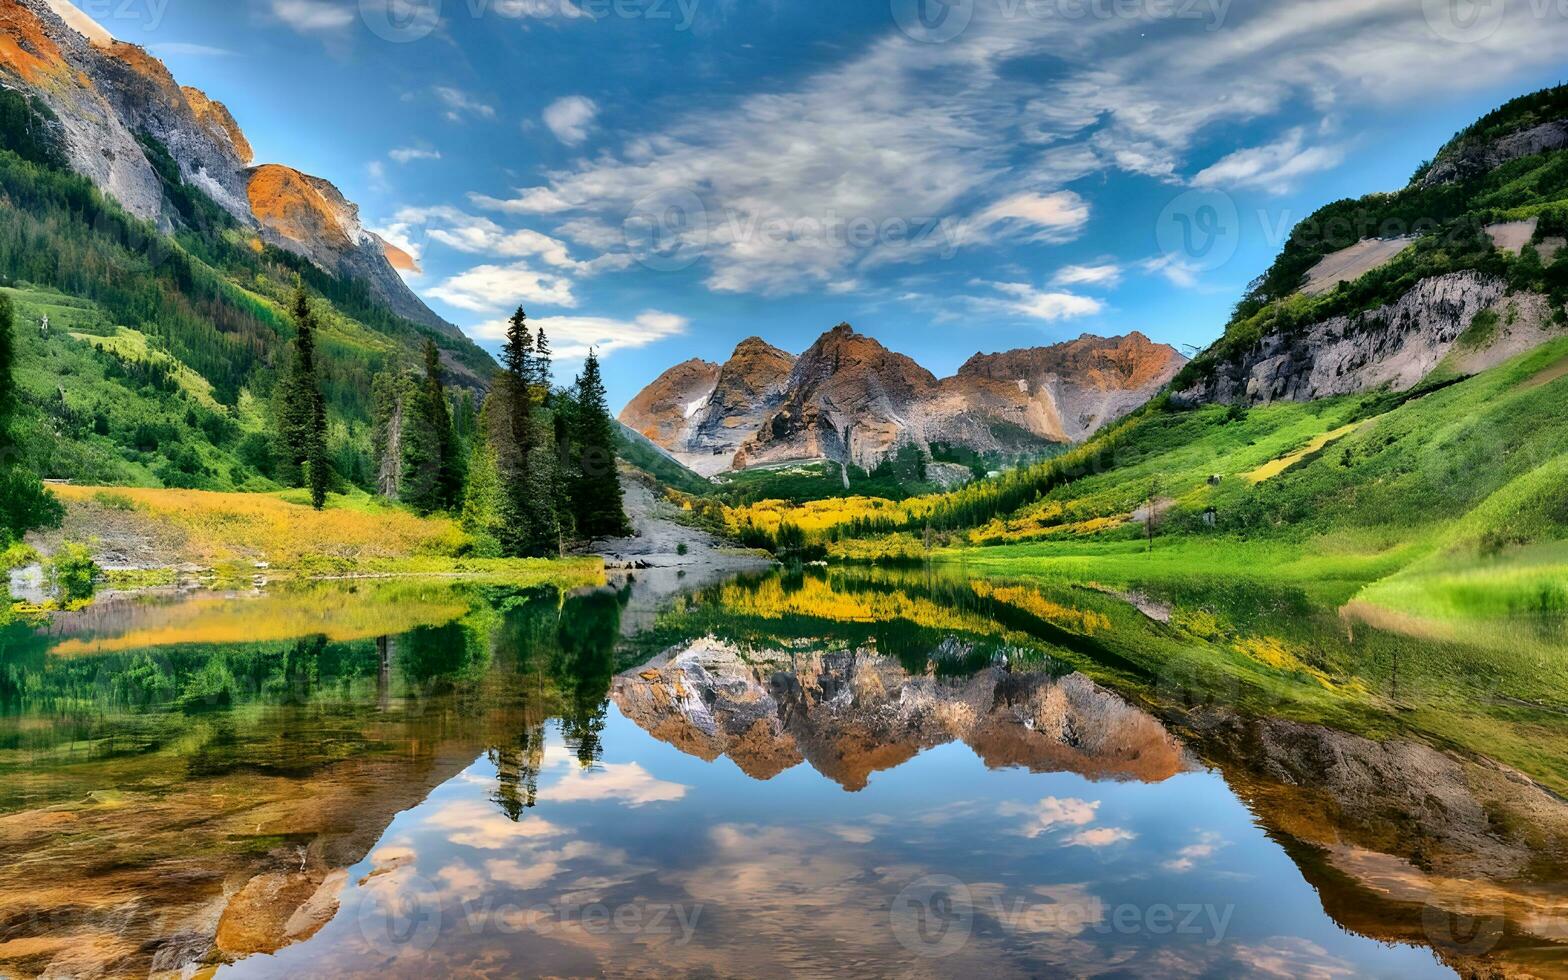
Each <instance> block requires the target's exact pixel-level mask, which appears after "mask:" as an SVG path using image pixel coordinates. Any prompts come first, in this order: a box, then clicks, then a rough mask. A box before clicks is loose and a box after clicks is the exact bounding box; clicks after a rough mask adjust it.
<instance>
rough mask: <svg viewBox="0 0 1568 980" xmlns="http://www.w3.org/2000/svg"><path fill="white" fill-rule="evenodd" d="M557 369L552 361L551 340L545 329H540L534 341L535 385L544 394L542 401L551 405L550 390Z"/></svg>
mask: <svg viewBox="0 0 1568 980" xmlns="http://www.w3.org/2000/svg"><path fill="white" fill-rule="evenodd" d="M554 371H555V368H554V366H553V365H552V364H551V360H550V339H549V338H548V337H546V336H545V335H544V328H543V327H540V328H539V336H538V338H537V339H536V340H535V341H534V384H535V385H537V386H538V387H539V389H540V390H541V391H543V392H544V394H543V397H542V401H543V402H544V403H545V404H549V401H550V388H551V386H552V385H554V384H555V378H554Z"/></svg>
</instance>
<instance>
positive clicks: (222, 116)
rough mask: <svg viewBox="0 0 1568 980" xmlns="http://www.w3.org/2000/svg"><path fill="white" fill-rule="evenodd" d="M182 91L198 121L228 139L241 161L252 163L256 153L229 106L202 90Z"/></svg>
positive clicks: (187, 89)
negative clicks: (208, 95)
mask: <svg viewBox="0 0 1568 980" xmlns="http://www.w3.org/2000/svg"><path fill="white" fill-rule="evenodd" d="M180 91H182V92H183V93H184V94H185V101H186V102H187V103H189V104H190V107H191V112H193V113H195V115H196V119H197V121H198V122H200V123H201V124H202V125H203V126H206V127H207V128H208V129H210V130H213V131H215V132H220V133H222V134H223V135H224V136H226V137H228V140H229V143H230V144H232V145H233V147H234V154H235V156H237V157H238V158H239V161H240V162H241V163H247V164H248V163H250V162H251V160H252V158H254V157H255V152H254V151H253V150H252V149H251V147H250V141H249V140H247V139H246V138H245V133H244V131H243V130H241V129H240V126H239V123H237V122H235V121H234V116H233V115H231V114H230V113H229V109H228V106H225V105H224V104H223V103H222V102H217V101H214V100H213V99H209V98H207V94H206V93H205V92H203V91H202V90H201V89H197V88H191V87H190V86H189V85H187V86H185V87H184V88H183V89H181V90H180Z"/></svg>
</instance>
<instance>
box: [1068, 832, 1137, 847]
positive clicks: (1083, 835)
mask: <svg viewBox="0 0 1568 980" xmlns="http://www.w3.org/2000/svg"><path fill="white" fill-rule="evenodd" d="M1137 836H1138V835H1137V834H1135V833H1133V832H1132V831H1130V830H1124V829H1123V828H1121V827H1091V828H1089V829H1087V830H1080V831H1078V832H1077V833H1075V834H1068V835H1067V837H1065V838H1064V839H1063V840H1064V843H1066V844H1067V845H1068V846H1069V847H1110V846H1111V845H1113V844H1120V843H1122V842H1123V841H1129V840H1134V839H1136V838H1137Z"/></svg>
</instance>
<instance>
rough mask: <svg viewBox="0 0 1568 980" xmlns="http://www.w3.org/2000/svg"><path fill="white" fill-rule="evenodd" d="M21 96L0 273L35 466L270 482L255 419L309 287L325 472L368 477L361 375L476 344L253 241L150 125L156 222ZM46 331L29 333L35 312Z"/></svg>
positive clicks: (199, 483)
mask: <svg viewBox="0 0 1568 980" xmlns="http://www.w3.org/2000/svg"><path fill="white" fill-rule="evenodd" d="M46 111H47V110H42V109H41V108H40V107H38V106H37V105H36V104H33V103H31V102H30V101H29V100H27V99H26V98H25V97H24V96H21V95H19V94H17V93H14V92H10V91H0V119H3V120H4V121H5V125H4V126H3V127H0V287H5V288H8V289H9V291H10V294H11V296H12V297H13V299H14V301H15V302H16V304H17V333H18V335H19V340H20V344H21V349H20V355H21V356H20V364H21V369H20V372H19V376H18V385H19V387H20V389H21V394H22V402H23V403H22V406H21V413H20V415H21V417H20V420H19V428H20V433H21V436H22V443H23V445H24V446H26V447H27V452H28V454H29V459H28V462H29V464H30V465H31V466H32V468H34V469H35V470H36V471H37V472H39V473H41V474H42V475H44V476H46V477H50V478H58V479H73V480H80V481H94V482H115V483H135V484H142V485H152V486H157V485H166V486H178V487H196V488H204V489H216V490H225V489H236V488H254V487H263V486H269V485H270V483H269V480H268V477H269V475H270V472H271V470H270V463H269V458H268V454H267V451H266V440H265V438H264V431H263V430H264V428H265V426H266V424H267V421H266V420H267V417H268V415H269V412H268V410H267V406H268V403H269V401H270V398H271V395H272V391H273V387H274V384H275V382H276V380H277V378H278V373H279V370H280V368H281V367H282V366H283V365H284V364H285V363H286V362H285V360H284V358H285V356H286V353H287V351H288V341H289V340H291V339H292V332H293V328H292V326H291V325H290V323H289V319H288V317H287V316H285V315H284V314H283V309H284V306H285V304H286V303H287V300H288V295H289V293H290V292H291V291H292V289H293V287H294V283H295V281H296V279H298V280H299V281H301V282H302V283H303V285H304V286H305V287H306V289H307V290H308V291H309V292H310V293H311V295H312V296H313V297H314V299H313V305H314V307H315V310H316V313H317V316H318V318H319V319H320V320H321V323H322V327H321V330H320V335H319V338H318V345H319V348H320V351H319V356H320V360H321V371H320V375H321V384H322V388H323V392H324V394H325V397H326V399H327V406H328V416H329V420H330V433H331V438H330V441H331V443H332V451H333V454H334V457H335V463H336V466H337V470H338V472H339V473H340V474H341V475H343V476H344V477H345V478H347V479H348V480H350V481H351V482H355V483H358V484H360V485H366V484H367V483H368V480H369V475H370V467H369V463H368V460H369V456H370V448H371V447H370V438H369V431H370V423H371V413H372V404H371V390H372V383H371V382H372V379H373V378H374V377H375V376H376V375H377V374H378V373H380V372H382V371H385V370H387V369H389V368H394V367H399V366H408V367H413V366H415V365H416V364H417V363H418V359H419V352H420V349H421V347H422V346H423V344H424V342H425V340H426V338H430V339H433V340H434V341H435V343H436V344H437V345H438V347H439V348H440V350H441V352H442V354H443V358H444V359H445V360H447V361H448V362H449V363H450V364H451V365H452V366H453V367H454V370H455V373H456V375H457V377H458V378H459V379H466V383H468V384H470V385H478V384H482V383H485V382H487V381H488V379H489V377H490V373H491V372H492V371H493V370H494V367H495V366H494V362H493V361H492V360H491V358H490V357H489V355H487V354H485V353H484V352H483V351H481V350H479V348H477V347H475V346H474V345H473V344H471V343H469V342H467V341H466V340H464V339H462V338H458V337H453V336H450V335H448V334H445V333H442V332H439V331H434V330H431V329H429V328H426V327H423V326H420V325H417V324H414V323H412V322H410V321H408V320H405V319H403V318H401V317H398V316H396V315H394V314H392V313H391V312H390V311H388V310H387V309H386V308H385V307H384V306H383V305H382V304H380V303H379V302H377V301H375V300H374V299H372V298H371V296H370V294H369V292H368V290H367V289H366V288H365V287H364V286H363V285H362V284H359V283H355V282H350V281H345V280H340V279H338V278H336V277H334V276H331V275H328V274H327V273H324V272H322V271H321V270H320V269H317V268H316V267H315V266H313V265H311V264H310V263H309V262H307V261H305V260H304V259H301V258H299V257H297V256H294V255H292V254H290V253H286V252H283V251H281V250H279V249H276V248H273V247H270V246H265V245H263V244H262V243H261V242H259V241H258V240H256V239H255V238H254V237H253V236H252V233H251V232H250V231H249V230H248V229H245V228H244V227H242V226H241V225H239V223H238V222H236V221H234V220H233V219H232V218H231V217H230V216H229V215H228V214H227V213H226V212H224V211H223V210H222V209H221V208H219V207H218V206H217V205H216V204H214V203H213V202H212V201H211V200H210V199H209V198H207V197H206V196H205V195H204V194H203V193H202V192H201V191H199V190H197V189H195V188H193V187H191V186H189V185H186V184H184V183H183V182H181V180H180V178H179V176H178V170H177V168H176V167H175V166H174V165H173V162H172V161H171V160H169V158H168V155H167V153H166V152H163V150H162V148H161V147H159V146H157V145H156V144H155V143H152V142H150V141H148V144H147V145H148V150H149V155H150V157H151V158H152V159H153V161H154V163H155V165H158V164H160V163H161V164H162V165H161V166H157V169H158V171H159V173H160V176H161V177H162V178H163V183H164V192H165V196H166V198H167V199H168V201H169V202H170V203H171V204H172V205H173V208H172V210H173V213H175V214H177V215H178V216H179V218H178V226H177V227H176V228H174V229H172V233H171V234H163V233H161V232H159V231H158V230H157V229H155V228H153V227H152V226H151V225H149V224H147V223H146V222H143V221H140V220H138V219H136V218H134V217H132V216H130V215H128V214H127V213H126V212H125V211H124V210H123V209H121V208H120V207H119V206H118V205H117V204H116V203H115V202H113V201H112V200H109V199H107V198H106V197H104V196H103V195H101V194H100V193H99V192H98V191H97V190H96V189H95V188H94V187H93V186H92V185H91V184H90V183H89V182H88V181H87V180H85V179H84V178H82V177H80V176H78V175H76V174H74V173H72V172H70V171H69V170H68V169H66V167H65V163H64V158H63V156H62V155H61V154H60V152H59V151H58V149H57V148H55V147H52V146H50V145H49V144H48V143H47V142H46V141H43V140H41V139H39V138H38V137H37V136H36V135H35V134H37V133H40V132H45V131H47V130H46V127H44V126H42V125H40V124H39V115H38V114H39V113H40V112H46ZM45 315H48V317H49V322H50V329H49V332H48V333H47V335H45V334H43V333H41V331H40V326H41V322H42V318H43V316H45Z"/></svg>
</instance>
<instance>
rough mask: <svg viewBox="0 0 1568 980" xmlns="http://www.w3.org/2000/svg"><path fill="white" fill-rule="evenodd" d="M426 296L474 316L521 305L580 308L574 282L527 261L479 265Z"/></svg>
mask: <svg viewBox="0 0 1568 980" xmlns="http://www.w3.org/2000/svg"><path fill="white" fill-rule="evenodd" d="M425 295H427V296H429V297H431V298H433V299H438V300H440V301H441V302H443V303H446V304H448V305H451V306H455V307H457V308H458V309H460V310H468V311H470V312H473V313H494V312H497V311H500V310H507V309H511V308H513V307H515V306H517V305H518V304H519V303H538V304H542V305H545V306H564V307H567V308H569V309H570V308H572V307H575V306H576V305H577V297H576V296H575V295H573V294H572V282H571V280H570V279H567V278H566V277H564V276H558V275H555V274H552V273H548V272H540V271H538V270H536V269H533V268H531V267H530V266H529V265H528V263H526V262H514V263H512V264H511V265H481V266H477V267H475V268H473V269H469V270H468V271H467V272H464V273H461V274H459V275H455V276H452V277H451V278H449V279H447V280H446V281H445V282H442V283H441V284H440V285H438V286H433V287H431V288H430V289H429V290H427V291H426V293H425Z"/></svg>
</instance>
